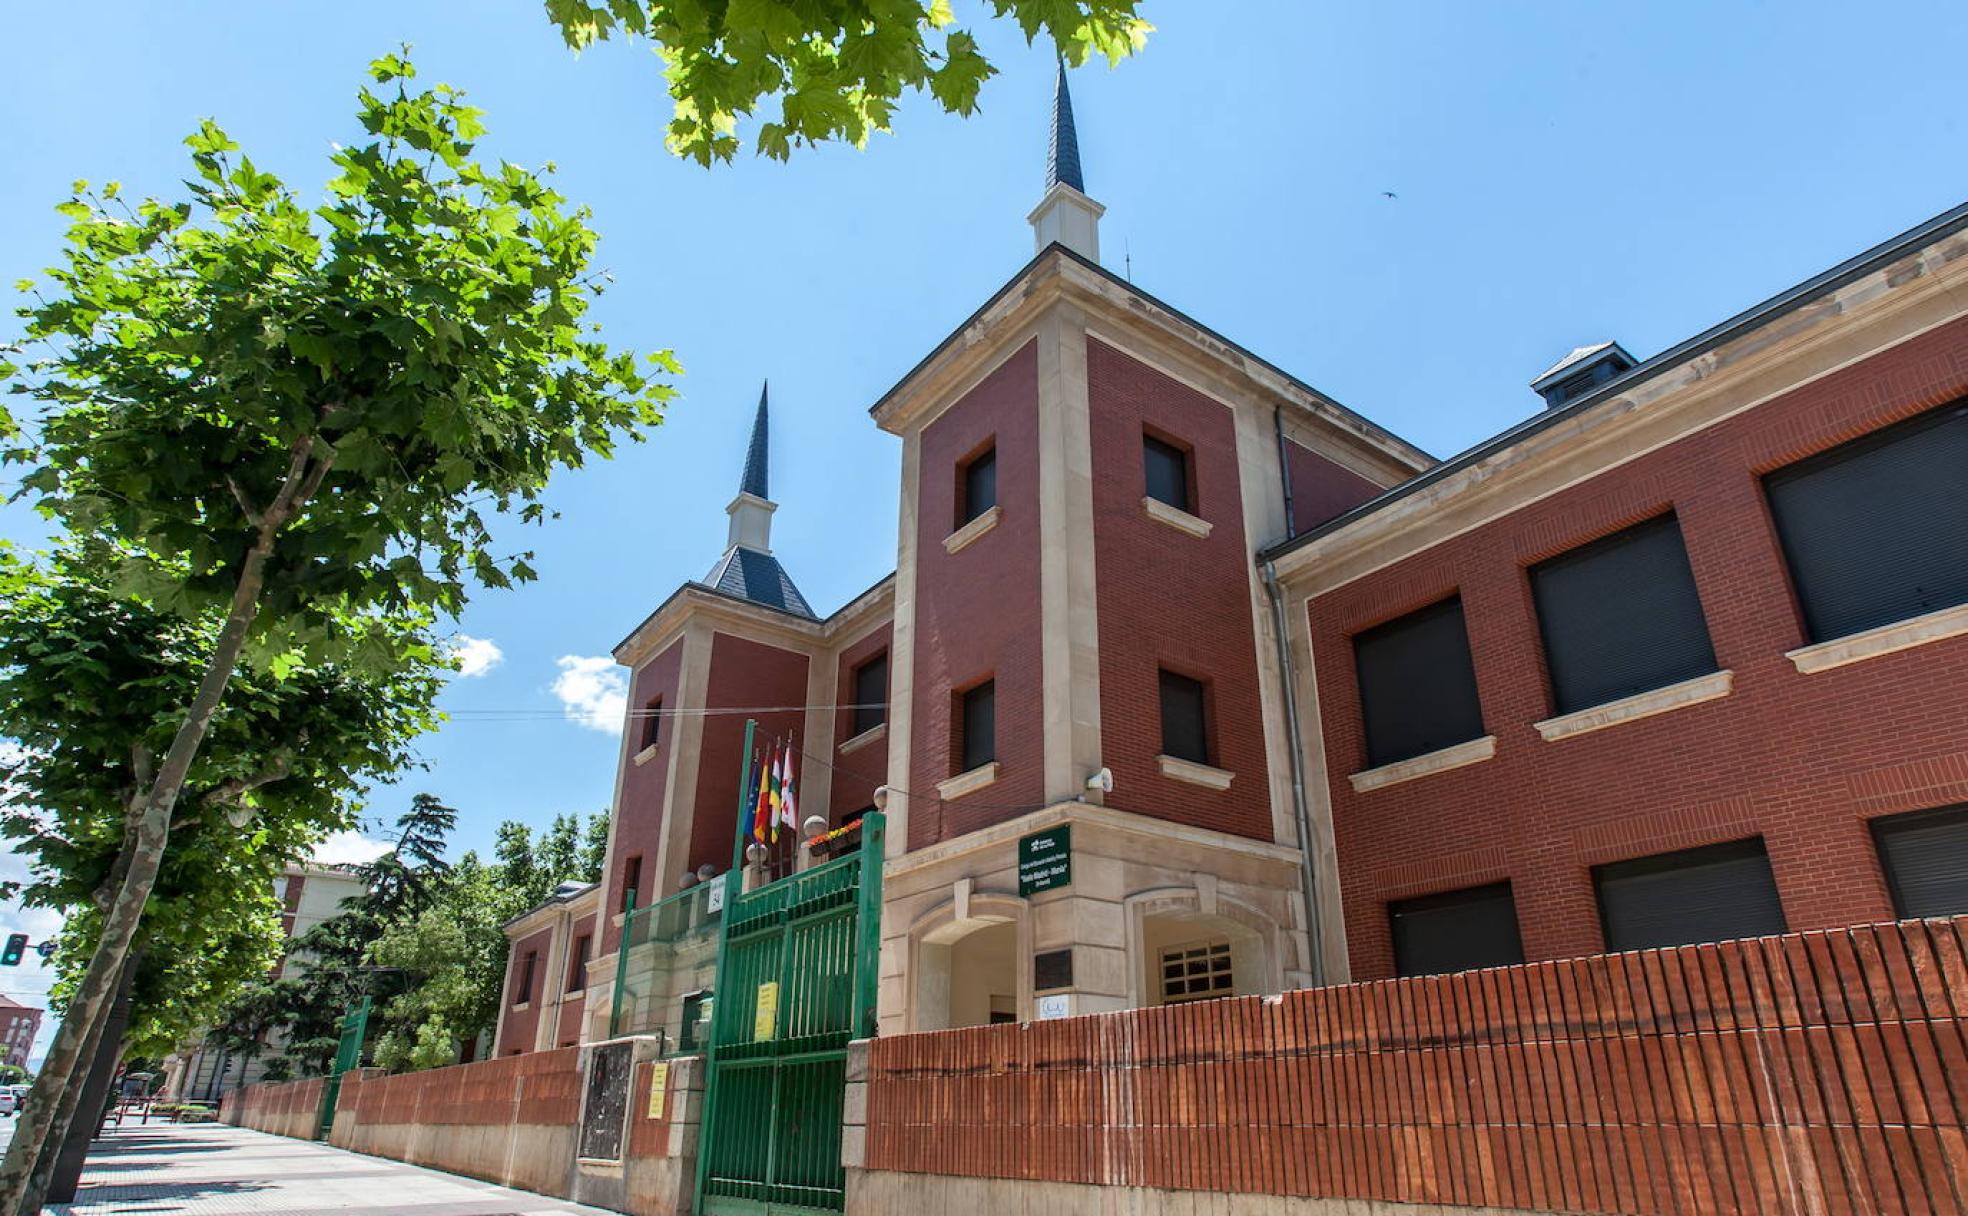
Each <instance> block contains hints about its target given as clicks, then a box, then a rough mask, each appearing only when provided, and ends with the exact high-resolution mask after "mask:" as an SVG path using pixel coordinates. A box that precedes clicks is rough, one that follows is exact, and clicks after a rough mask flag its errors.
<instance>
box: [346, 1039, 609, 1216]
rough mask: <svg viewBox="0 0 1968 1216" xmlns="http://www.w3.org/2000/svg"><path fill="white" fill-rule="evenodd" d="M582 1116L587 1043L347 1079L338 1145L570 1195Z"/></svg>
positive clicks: (359, 1074) (367, 1072)
mask: <svg viewBox="0 0 1968 1216" xmlns="http://www.w3.org/2000/svg"><path fill="white" fill-rule="evenodd" d="M580 1117H581V1070H580V1049H579V1048H575V1047H562V1048H556V1049H555V1050H553V1051H535V1052H528V1053H527V1054H525V1055H518V1056H503V1057H501V1058H499V1059H495V1060H481V1061H478V1062H477V1063H473V1064H456V1065H453V1066H451V1067H449V1068H432V1069H426V1070H424V1071H421V1072H406V1073H399V1074H396V1075H394V1076H391V1075H388V1074H385V1073H381V1072H377V1071H375V1070H372V1069H364V1070H361V1071H358V1072H352V1073H349V1074H347V1075H346V1076H344V1077H343V1078H342V1092H341V1096H340V1098H339V1099H338V1100H337V1102H336V1104H335V1126H334V1130H333V1131H332V1132H330V1133H329V1136H328V1140H329V1143H331V1144H334V1145H335V1146H337V1147H339V1148H346V1149H353V1150H355V1151H356V1152H359V1153H369V1154H371V1155H373V1156H377V1157H388V1158H391V1159H392V1160H395V1161H406V1162H409V1163H410V1164H412V1165H426V1166H430V1167H432V1168H434V1169H440V1170H446V1171H449V1172H450V1173H454V1174H464V1175H467V1176H469V1177H472V1178H482V1179H484V1180H486V1181H487V1182H496V1183H499V1184H500V1185H502V1186H515V1187H519V1188H521V1189H523V1190H529V1191H538V1192H540V1193H541V1194H545V1195H555V1196H558V1197H561V1198H567V1197H568V1193H569V1178H568V1171H569V1168H570V1167H571V1166H572V1164H573V1161H574V1149H575V1138H576V1134H577V1133H576V1124H577V1123H578V1121H579V1120H580Z"/></svg>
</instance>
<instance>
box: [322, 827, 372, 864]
mask: <svg viewBox="0 0 1968 1216" xmlns="http://www.w3.org/2000/svg"><path fill="white" fill-rule="evenodd" d="M389 851H390V846H389V845H388V843H386V842H384V841H381V840H371V839H369V838H368V837H367V836H364V835H363V834H362V833H361V832H358V831H357V830H355V829H354V828H343V829H342V830H341V831H339V832H336V833H334V834H333V835H331V836H329V837H328V838H327V839H326V840H324V841H322V842H321V843H320V844H318V845H315V846H314V853H313V854H312V855H311V857H310V858H309V859H310V860H311V861H313V862H314V864H316V865H318V866H348V865H358V864H360V863H362V862H365V861H374V860H376V859H377V858H378V857H381V856H382V855H383V854H385V853H387V852H389Z"/></svg>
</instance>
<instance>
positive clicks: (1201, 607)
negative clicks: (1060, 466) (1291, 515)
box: [1000, 338, 1271, 840]
mask: <svg viewBox="0 0 1968 1216" xmlns="http://www.w3.org/2000/svg"><path fill="white" fill-rule="evenodd" d="M1087 383H1088V400H1089V407H1090V412H1091V422H1092V444H1093V466H1094V468H1095V469H1096V470H1098V471H1099V475H1097V476H1096V477H1095V478H1094V482H1093V512H1094V515H1093V540H1094V546H1093V549H1094V566H1095V569H1096V570H1097V571H1098V576H1099V587H1100V595H1099V600H1098V611H1099V621H1100V638H1101V647H1100V737H1101V758H1102V759H1103V760H1104V761H1106V763H1107V765H1108V767H1110V768H1112V769H1113V771H1114V783H1115V793H1114V794H1113V795H1112V796H1111V797H1109V798H1108V799H1107V805H1109V806H1114V807H1119V808H1120V809H1123V810H1129V811H1137V812H1139V813H1141V814H1145V815H1154V816H1156V817H1158V818H1164V819H1170V820H1174V821H1176V822H1179V823H1187V824H1193V825H1195V826H1197V827H1205V828H1213V829H1215V830H1217V831H1220V832H1228V833H1231V834H1233V835H1239V836H1249V837H1253V838H1256V839H1259V840H1268V839H1270V838H1271V803H1270V790H1269V788H1268V786H1267V785H1266V784H1265V778H1264V774H1265V761H1266V756H1265V747H1264V722H1263V711H1262V709H1261V708H1260V706H1259V703H1258V695H1257V661H1258V659H1257V639H1256V635H1255V633H1254V631H1253V629H1252V625H1251V578H1250V549H1251V546H1250V542H1249V539H1248V538H1247V537H1246V536H1245V534H1244V498H1243V496H1244V487H1243V485H1242V481H1241V470H1240V469H1239V466H1238V460H1237V435H1236V421H1235V418H1234V416H1233V415H1232V413H1231V411H1230V410H1228V409H1226V408H1225V407H1224V406H1223V404H1222V403H1220V402H1217V401H1212V400H1211V399H1209V398H1208V397H1205V396H1203V395H1202V394H1201V393H1199V392H1197V391H1196V390H1194V389H1192V388H1189V387H1188V386H1186V385H1184V384H1181V383H1179V382H1177V381H1175V380H1173V379H1171V378H1169V377H1168V376H1166V375H1164V374H1162V373H1161V372H1159V371H1156V370H1155V369H1154V368H1151V367H1149V366H1147V365H1146V364H1143V363H1141V362H1140V361H1138V360H1136V359H1133V358H1130V357H1129V356H1127V355H1125V354H1123V353H1121V352H1120V351H1118V350H1115V349H1114V348H1113V347H1111V346H1108V345H1107V344H1106V343H1104V342H1100V341H1098V340H1095V339H1092V338H1089V339H1088V341H1087ZM1144 435H1153V436H1155V437H1157V438H1160V439H1163V440H1165V441H1172V442H1174V443H1175V444H1177V445H1178V446H1181V447H1185V448H1187V449H1188V451H1189V466H1190V474H1191V481H1192V483H1193V484H1192V493H1193V499H1192V501H1191V502H1190V514H1192V515H1195V516H1197V517H1199V518H1201V519H1203V520H1204V521H1206V522H1207V523H1208V524H1209V525H1210V531H1209V535H1208V536H1202V537H1198V536H1192V535H1190V534H1188V533H1186V532H1181V531H1178V530H1177V529H1175V528H1173V527H1171V526H1170V525H1168V524H1166V523H1162V522H1160V521H1158V520H1156V519H1153V518H1151V517H1150V516H1149V515H1148V513H1147V511H1146V509H1145V508H1144V507H1143V503H1142V499H1143V496H1144V495H1145V494H1146V492H1147V491H1146V487H1145V485H1144V483H1143V474H1142V440H1143V436H1144ZM1163 668H1167V669H1168V670H1170V671H1172V672H1175V673H1178V674H1180V675H1184V676H1187V677H1189V678H1190V679H1195V680H1200V681H1202V683H1203V684H1204V686H1205V688H1206V690H1207V694H1206V705H1207V708H1206V713H1205V718H1206V726H1207V734H1208V735H1209V736H1210V764H1211V765H1212V766H1213V767H1216V768H1219V769H1225V770H1228V771H1230V772H1232V773H1235V774H1236V775H1237V776H1236V778H1235V780H1234V781H1233V782H1232V784H1231V787H1230V788H1229V789H1227V790H1214V789H1206V788H1203V787H1201V786H1197V785H1194V784H1191V783H1188V782H1183V781H1177V780H1174V779H1171V778H1169V777H1165V776H1163V775H1162V772H1161V770H1160V768H1159V766H1158V764H1157V762H1156V757H1157V756H1159V755H1160V754H1161V751H1162V711H1161V692H1160V684H1159V679H1158V677H1159V673H1160V671H1161V670H1162V669H1163ZM1002 713H1003V710H1002V709H1001V710H1000V714H1002Z"/></svg>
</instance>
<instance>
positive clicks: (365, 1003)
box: [315, 996, 374, 1140]
mask: <svg viewBox="0 0 1968 1216" xmlns="http://www.w3.org/2000/svg"><path fill="white" fill-rule="evenodd" d="M373 1006H374V1001H373V1000H372V999H371V998H369V997H366V996H365V997H363V998H362V1001H361V1003H360V1004H358V1005H356V1006H355V1008H353V1009H351V1010H349V1011H348V1012H347V1013H345V1014H343V1015H342V1041H341V1042H340V1043H339V1044H337V1045H336V1048H335V1064H334V1067H333V1068H331V1069H330V1070H329V1072H328V1082H327V1084H325V1085H323V1086H322V1087H321V1115H320V1118H319V1119H318V1121H317V1123H316V1129H315V1130H316V1136H315V1138H316V1139H318V1140H326V1139H327V1138H328V1133H329V1132H331V1131H334V1130H335V1100H336V1099H337V1098H339V1097H341V1094H342V1074H343V1073H345V1072H347V1071H348V1070H349V1069H351V1068H354V1067H356V1066H357V1065H358V1064H360V1063H362V1042H363V1040H364V1039H366V1038H368V1037H369V1011H370V1009H371V1008H373Z"/></svg>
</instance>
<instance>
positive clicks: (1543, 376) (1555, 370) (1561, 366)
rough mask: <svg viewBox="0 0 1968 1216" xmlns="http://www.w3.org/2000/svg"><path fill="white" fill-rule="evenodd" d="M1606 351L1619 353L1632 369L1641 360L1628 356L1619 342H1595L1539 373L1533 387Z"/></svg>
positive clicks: (1576, 349)
mask: <svg viewBox="0 0 1968 1216" xmlns="http://www.w3.org/2000/svg"><path fill="white" fill-rule="evenodd" d="M1604 351H1617V352H1619V354H1620V355H1621V356H1622V357H1623V358H1624V359H1625V360H1626V365H1627V366H1628V367H1632V366H1633V365H1635V364H1636V363H1638V362H1639V360H1637V359H1635V358H1634V357H1633V356H1632V355H1629V354H1627V353H1626V348H1624V347H1622V346H1621V345H1620V344H1619V343H1617V342H1594V343H1593V344H1592V345H1591V346H1577V347H1573V348H1572V353H1571V354H1569V355H1566V356H1565V357H1564V358H1562V359H1560V360H1558V362H1556V363H1554V364H1552V365H1551V366H1550V367H1547V368H1545V369H1544V370H1543V371H1541V372H1539V373H1538V374H1537V375H1536V376H1534V377H1532V379H1531V387H1532V388H1534V389H1536V388H1538V386H1539V385H1542V384H1544V383H1546V382H1547V381H1550V380H1553V379H1556V378H1557V377H1558V376H1560V375H1562V374H1563V373H1565V372H1568V371H1570V370H1571V369H1572V368H1574V367H1576V366H1578V365H1579V364H1581V363H1584V362H1586V361H1587V360H1589V359H1592V358H1593V357H1595V356H1597V355H1599V354H1600V353H1601V352H1604ZM1540 391H1541V390H1540Z"/></svg>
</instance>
